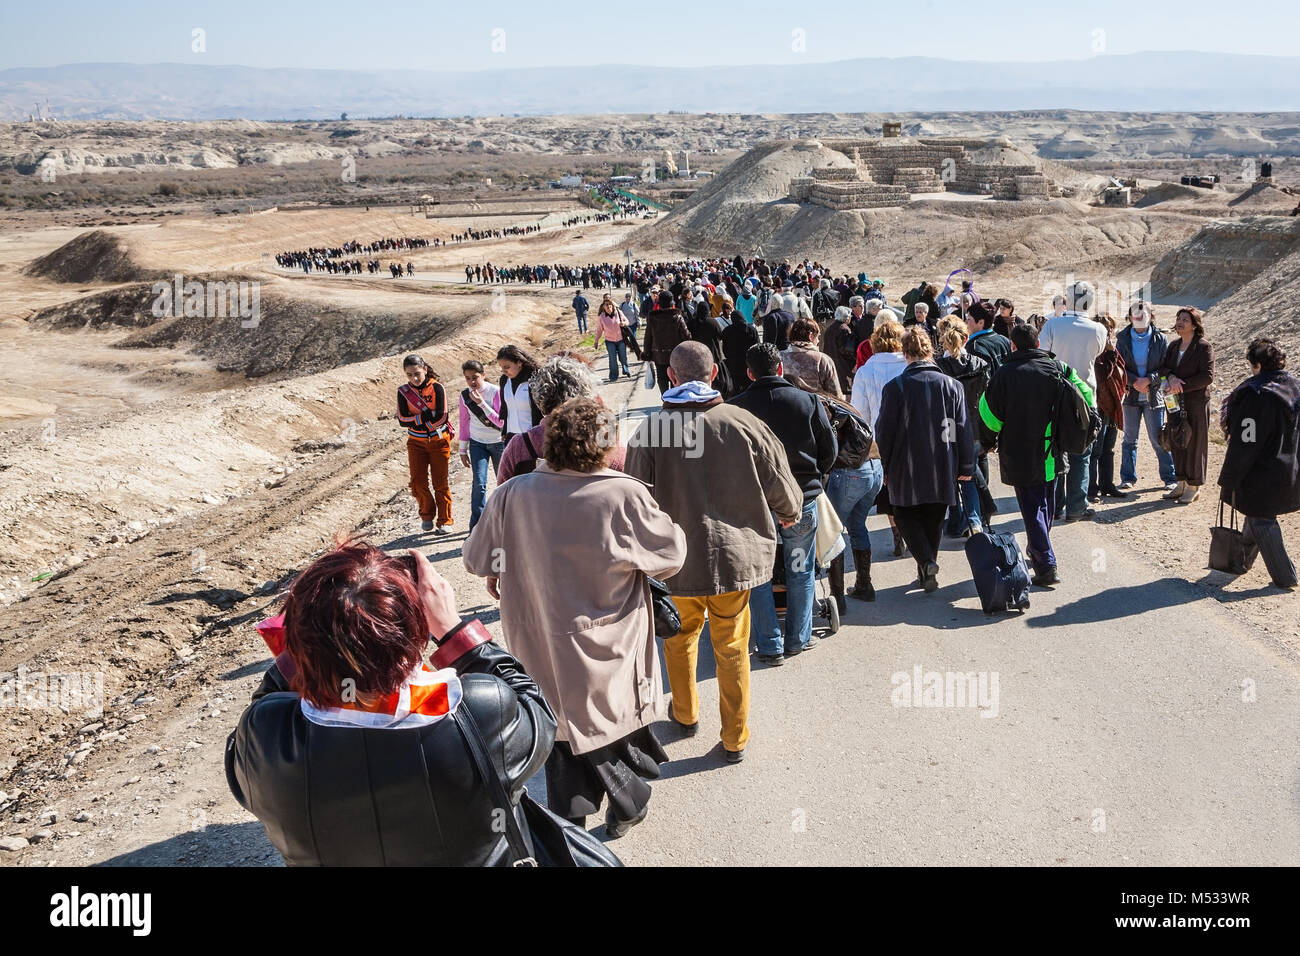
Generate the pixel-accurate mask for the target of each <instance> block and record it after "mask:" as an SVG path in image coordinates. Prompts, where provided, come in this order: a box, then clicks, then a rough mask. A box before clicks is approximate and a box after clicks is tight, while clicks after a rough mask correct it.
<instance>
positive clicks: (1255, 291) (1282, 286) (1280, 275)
mask: <svg viewBox="0 0 1300 956" xmlns="http://www.w3.org/2000/svg"><path fill="white" fill-rule="evenodd" d="M1298 287H1300V249H1297V250H1296V251H1294V252H1292V253H1291V254H1290V255H1287V256H1285V257H1283V258H1282V259H1281V260H1280V261H1279V262H1277V263H1276V264H1274V265H1272V266H1270V267H1269V268H1267V269H1265V270H1264V271H1263V272H1261V273H1260V274H1259V275H1258V276H1256V277H1255V278H1254V279H1252V280H1251V281H1250V282H1248V283H1246V284H1245V285H1244V286H1242V287H1241V288H1240V289H1238V290H1237V291H1236V292H1233V293H1232V294H1231V295H1229V296H1228V297H1227V298H1225V299H1223V300H1221V301H1220V302H1218V303H1217V304H1216V305H1215V306H1214V308H1213V309H1211V310H1210V311H1209V312H1207V313H1206V316H1205V320H1206V325H1207V328H1206V332H1207V335H1208V338H1209V339H1210V340H1211V341H1212V342H1213V343H1214V347H1215V351H1216V355H1217V361H1216V366H1215V368H1216V377H1218V378H1219V379H1220V381H1221V382H1222V383H1225V384H1224V386H1223V387H1224V388H1226V387H1228V384H1227V383H1236V382H1237V381H1238V380H1239V379H1240V378H1241V377H1242V376H1245V375H1249V374H1250V369H1249V368H1248V367H1247V365H1246V360H1245V358H1244V356H1245V354H1246V346H1248V345H1249V344H1250V342H1251V340H1252V339H1255V338H1258V337H1259V336H1261V335H1268V336H1270V337H1271V338H1274V339H1276V340H1277V341H1278V342H1280V343H1281V345H1282V347H1283V348H1284V349H1286V352H1287V354H1288V355H1289V356H1292V357H1294V356H1296V355H1300V299H1297V298H1296V295H1295V290H1296V289H1297V288H1298ZM1220 369H1223V370H1224V371H1218V370H1220ZM1221 394H1226V391H1222V390H1221Z"/></svg>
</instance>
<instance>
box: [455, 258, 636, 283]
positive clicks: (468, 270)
mask: <svg viewBox="0 0 1300 956" xmlns="http://www.w3.org/2000/svg"><path fill="white" fill-rule="evenodd" d="M627 274H628V273H627V270H626V269H625V267H624V266H622V265H621V264H617V263H609V262H602V263H595V262H589V263H587V264H586V265H585V266H566V265H561V264H560V263H558V262H556V263H552V264H551V265H544V264H540V263H539V264H537V265H515V266H494V265H493V264H492V263H490V262H485V263H482V264H481V265H474V266H466V267H465V281H466V282H473V283H476V284H479V285H495V284H508V283H516V282H518V283H523V284H525V285H533V284H535V283H536V284H541V283H544V282H550V284H551V288H552V289H556V288H560V287H565V288H567V287H569V286H579V285H580V286H582V287H583V288H584V289H618V288H622V286H623V285H624V282H625V279H626V278H627Z"/></svg>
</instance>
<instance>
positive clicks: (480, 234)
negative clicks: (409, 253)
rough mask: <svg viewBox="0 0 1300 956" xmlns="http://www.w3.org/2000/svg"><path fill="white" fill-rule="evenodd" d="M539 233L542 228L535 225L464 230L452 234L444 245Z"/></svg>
mask: <svg viewBox="0 0 1300 956" xmlns="http://www.w3.org/2000/svg"><path fill="white" fill-rule="evenodd" d="M541 231H542V227H541V226H539V225H537V224H536V223H533V224H531V225H527V226H503V227H501V228H500V229H466V230H465V231H464V232H454V233H452V234H451V237H450V238H449V239H448V240H447V243H446V244H447V245H450V244H451V243H462V242H477V241H479V240H481V239H505V238H506V237H507V236H531V235H533V233H537V232H541Z"/></svg>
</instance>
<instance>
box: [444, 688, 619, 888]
mask: <svg viewBox="0 0 1300 956" xmlns="http://www.w3.org/2000/svg"><path fill="white" fill-rule="evenodd" d="M449 716H450V717H451V719H452V722H453V723H454V724H455V725H456V726H457V727H458V728H460V733H461V736H462V737H464V738H465V743H466V744H467V745H468V746H469V752H470V756H472V757H473V758H474V763H475V765H476V766H477V767H478V774H479V776H480V777H482V778H483V783H484V784H486V786H487V789H488V793H489V794H490V795H491V797H492V805H493V806H494V807H495V808H496V809H497V810H499V811H501V813H502V814H503V815H504V816H505V823H506V840H507V841H508V842H509V843H510V853H511V855H512V856H513V858H514V859H513V860H512V862H511V865H512V866H622V865H623V861H622V860H620V859H619V858H618V857H617V856H615V855H614V854H613V852H612V851H611V850H610V849H609V848H608V847H606V846H605V844H603V843H601V842H600V841H599V840H597V839H596V838H595V837H594V836H592V835H591V834H590V833H588V832H587V831H586V830H584V829H583V828H582V827H579V826H575V825H574V824H572V823H570V822H569V821H568V820H565V819H564V818H563V817H559V816H556V815H555V814H554V813H552V812H551V811H550V810H548V809H546V807H544V806H542V805H541V804H540V803H538V802H537V801H536V800H534V799H533V798H532V797H530V796H529V795H528V791H527V790H525V791H524V792H523V794H522V795H521V796H520V798H519V807H520V809H521V810H523V811H524V819H525V820H526V821H527V823H528V829H529V831H530V834H529V835H531V837H532V845H533V849H532V850H529V847H528V840H527V839H526V837H525V834H524V831H523V828H522V827H521V826H520V825H519V820H518V818H516V817H515V811H514V807H513V806H511V804H510V797H509V795H508V794H507V793H506V788H505V784H503V783H502V782H501V777H500V775H499V774H498V773H497V772H496V770H495V769H494V768H493V766H492V761H491V760H490V759H489V758H488V752H487V745H486V744H485V743H484V742H483V735H482V734H480V733H479V729H478V723H477V722H476V721H475V720H474V715H473V714H471V713H470V710H469V707H468V706H463V707H458V708H456V709H455V710H453V711H452V712H451V713H450V715H449Z"/></svg>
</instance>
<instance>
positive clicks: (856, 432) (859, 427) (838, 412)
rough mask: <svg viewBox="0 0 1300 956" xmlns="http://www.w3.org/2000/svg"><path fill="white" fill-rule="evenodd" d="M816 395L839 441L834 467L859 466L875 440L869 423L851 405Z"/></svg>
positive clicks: (854, 467) (868, 453)
mask: <svg viewBox="0 0 1300 956" xmlns="http://www.w3.org/2000/svg"><path fill="white" fill-rule="evenodd" d="M817 397H818V398H819V399H821V403H822V407H823V408H825V409H826V417H827V418H829V419H830V420H831V428H833V429H835V439H836V441H837V442H838V443H839V451H838V452H837V453H836V455H835V465H834V467H836V468H849V469H858V468H861V467H862V463H863V462H865V461H866V460H867V458H868V456H869V455H870V454H871V446H872V444H873V443H874V442H875V440H876V436H875V435H874V434H873V433H872V431H871V425H870V423H869V422H868V421H867V420H866V419H865V418H863V417H862V416H861V415H860V414H858V411H857V409H855V408H853V407H852V406H851V405H844V404H842V403H840V402H837V401H834V400H832V399H829V398H826V397H825V396H823V395H818V396H817Z"/></svg>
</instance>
